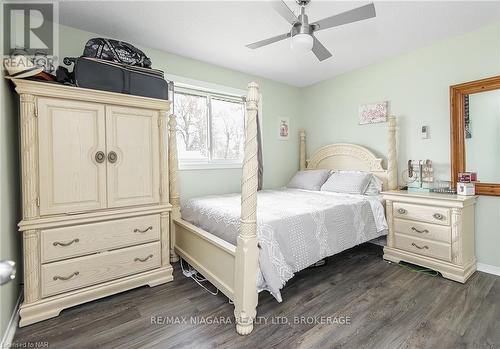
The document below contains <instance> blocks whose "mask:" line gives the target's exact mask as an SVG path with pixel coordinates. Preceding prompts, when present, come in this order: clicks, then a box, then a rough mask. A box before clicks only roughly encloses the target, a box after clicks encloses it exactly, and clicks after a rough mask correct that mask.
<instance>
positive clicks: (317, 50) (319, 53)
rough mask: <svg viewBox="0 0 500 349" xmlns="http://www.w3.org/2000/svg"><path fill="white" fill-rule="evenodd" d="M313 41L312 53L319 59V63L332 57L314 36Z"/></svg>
mask: <svg viewBox="0 0 500 349" xmlns="http://www.w3.org/2000/svg"><path fill="white" fill-rule="evenodd" d="M313 39H314V44H313V48H312V52H313V53H314V54H315V55H316V57H317V58H318V59H319V61H320V62H321V61H324V60H325V59H327V58H330V57H331V56H332V54H331V53H330V51H328V50H327V49H326V47H325V46H323V44H322V43H321V42H319V40H318V39H316V38H315V37H314V36H313Z"/></svg>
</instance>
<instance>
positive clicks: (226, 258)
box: [173, 219, 236, 300]
mask: <svg viewBox="0 0 500 349" xmlns="http://www.w3.org/2000/svg"><path fill="white" fill-rule="evenodd" d="M173 223H174V229H175V237H176V238H175V246H174V249H175V252H176V253H177V254H178V255H180V256H181V257H182V258H183V259H184V260H185V261H186V262H188V263H189V264H191V266H193V268H195V269H196V270H198V271H199V272H200V273H202V274H203V276H204V277H205V278H206V279H207V280H208V281H210V282H211V283H212V284H213V285H215V286H216V287H217V288H218V289H219V290H220V291H221V292H222V293H224V294H225V295H226V296H227V297H228V298H229V299H231V300H234V275H235V274H234V267H235V254H236V246H234V245H232V244H230V243H228V242H227V241H224V240H222V239H220V238H218V237H217V236H215V235H212V234H210V233H207V232H206V231H204V230H203V229H200V228H198V227H196V226H194V225H193V224H191V223H189V222H187V221H185V220H183V219H174V220H173Z"/></svg>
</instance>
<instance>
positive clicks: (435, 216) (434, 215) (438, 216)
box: [393, 202, 450, 225]
mask: <svg viewBox="0 0 500 349" xmlns="http://www.w3.org/2000/svg"><path fill="white" fill-rule="evenodd" d="M393 214H394V217H395V218H404V219H412V220H416V221H424V222H429V223H434V224H440V225H450V209H449V208H445V207H435V206H425V205H413V204H407V203H403V202H395V203H394V210H393Z"/></svg>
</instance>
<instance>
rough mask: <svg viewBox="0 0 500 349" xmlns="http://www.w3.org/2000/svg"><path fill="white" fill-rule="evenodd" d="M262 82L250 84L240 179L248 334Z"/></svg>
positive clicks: (242, 306) (242, 292)
mask: <svg viewBox="0 0 500 349" xmlns="http://www.w3.org/2000/svg"><path fill="white" fill-rule="evenodd" d="M258 100H259V85H257V84H256V83H255V82H251V83H249V84H248V95H247V103H246V109H247V112H246V124H245V155H244V160H243V176H242V179H241V221H240V234H239V236H238V239H237V244H236V262H235V268H234V270H235V275H234V281H235V282H234V316H235V318H236V331H237V332H238V334H240V335H246V334H249V333H250V332H252V330H253V321H254V319H255V315H256V307H257V271H258V255H259V251H258V248H257V222H256V220H257V184H258V174H257V173H258V161H257V110H258Z"/></svg>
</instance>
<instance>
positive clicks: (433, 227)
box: [394, 218, 451, 244]
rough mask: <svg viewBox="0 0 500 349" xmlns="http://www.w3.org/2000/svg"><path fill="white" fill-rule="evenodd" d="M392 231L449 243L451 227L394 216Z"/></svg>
mask: <svg viewBox="0 0 500 349" xmlns="http://www.w3.org/2000/svg"><path fill="white" fill-rule="evenodd" d="M394 231H395V232H396V233H402V234H406V235H412V236H416V237H418V238H423V239H428V240H434V241H441V242H445V243H448V244H449V243H451V227H449V226H444V225H437V224H430V223H422V222H417V221H411V220H408V219H399V218H394Z"/></svg>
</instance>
